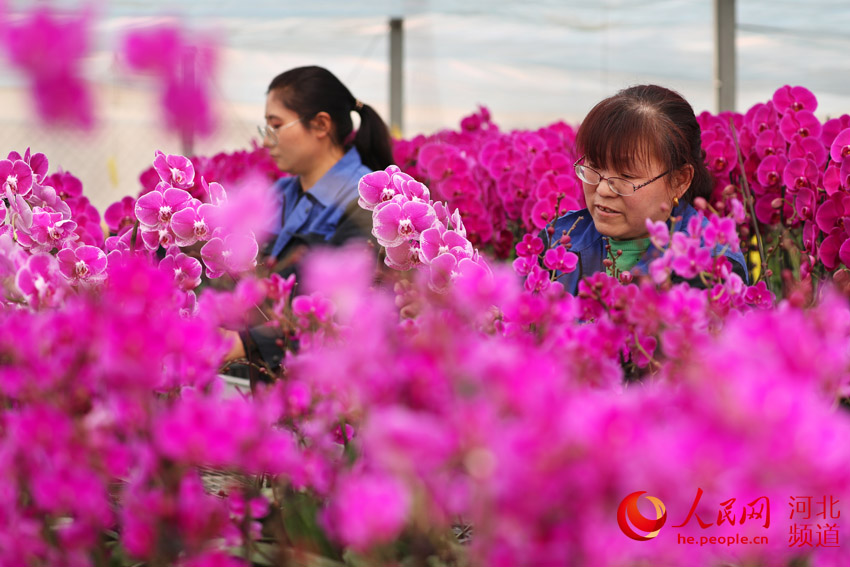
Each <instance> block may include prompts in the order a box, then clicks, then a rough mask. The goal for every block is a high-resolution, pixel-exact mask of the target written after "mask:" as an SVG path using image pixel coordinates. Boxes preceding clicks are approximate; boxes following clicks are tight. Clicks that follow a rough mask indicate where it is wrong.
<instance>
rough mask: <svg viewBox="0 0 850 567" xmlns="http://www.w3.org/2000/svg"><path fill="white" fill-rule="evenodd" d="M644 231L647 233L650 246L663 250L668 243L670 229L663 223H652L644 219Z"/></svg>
mask: <svg viewBox="0 0 850 567" xmlns="http://www.w3.org/2000/svg"><path fill="white" fill-rule="evenodd" d="M646 230H647V232H648V233H649V238H650V240H651V241H652V245H653V246H655V247H656V248H658V249H664V248H666V247H667V244H668V243H669V242H670V227H669V226H667V223H666V222H664V221H656V222H653V221H652V220H651V219H646Z"/></svg>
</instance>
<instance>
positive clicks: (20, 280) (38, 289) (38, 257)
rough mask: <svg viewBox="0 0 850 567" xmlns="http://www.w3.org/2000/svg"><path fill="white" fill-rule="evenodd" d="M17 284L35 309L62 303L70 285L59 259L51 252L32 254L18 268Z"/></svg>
mask: <svg viewBox="0 0 850 567" xmlns="http://www.w3.org/2000/svg"><path fill="white" fill-rule="evenodd" d="M15 285H17V286H18V289H19V290H21V293H23V295H24V297H25V298H26V300H27V302H29V304H30V307H32V308H33V309H42V308H45V307H53V306H56V305H59V304H61V302H62V300H63V298H64V297H65V293H66V291H67V286H68V284H67V283H66V281H65V277H64V276H63V275H62V273H61V271H60V269H59V263H58V261H57V260H56V258H55V257H54V256H52V255H50V254H34V255H32V256H30V257H29V259H28V260H27V262H26V264H24V265H23V266H22V267H21V268H20V269H19V270H18V273H17V275H16V276H15Z"/></svg>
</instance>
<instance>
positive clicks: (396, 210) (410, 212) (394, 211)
mask: <svg viewBox="0 0 850 567" xmlns="http://www.w3.org/2000/svg"><path fill="white" fill-rule="evenodd" d="M373 215H374V216H373V217H372V219H373V227H372V234H373V235H374V236H375V238H377V239H378V243H379V244H380V245H381V246H398V245H399V244H401V243H402V242H404V241H405V240H412V239H416V238H419V235H420V234H421V233H422V231H424V230H427V229H428V228H430V227H431V225H433V224H434V221H435V220H436V218H437V215H436V213H435V212H434V208H433V207H432V206H431V205H429V204H428V203H425V202H420V201H405V202H397V201H392V202H387V203H385V204H384V205H383V206H381V207H380V208H377V209H375V211H373Z"/></svg>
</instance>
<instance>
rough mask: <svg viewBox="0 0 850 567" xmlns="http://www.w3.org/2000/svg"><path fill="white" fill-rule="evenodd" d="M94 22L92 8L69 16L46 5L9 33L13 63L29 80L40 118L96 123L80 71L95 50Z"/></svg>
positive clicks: (5, 38)
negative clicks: (90, 42) (92, 40)
mask: <svg viewBox="0 0 850 567" xmlns="http://www.w3.org/2000/svg"><path fill="white" fill-rule="evenodd" d="M90 23H91V14H90V13H88V12H83V13H81V14H79V15H75V16H72V17H70V18H68V17H65V16H63V15H60V14H57V13H54V12H52V11H51V10H50V7H49V6H48V5H45V4H40V5H38V6H37V7H36V8H34V9H33V10H32V11H31V12H30V13H29V14H28V15H27V16H26V17H25V18H24V19H23V20H20V21H18V22H16V24H17V25H14V24H13V25H10V26H9V27H8V28H7V30H6V33H5V34H3V41H4V43H5V47H6V51H7V53H8V55H9V59H10V61H11V63H12V64H13V65H14V66H15V67H17V68H18V69H20V70H22V71H23V72H24V73H25V74H26V75H27V77H28V78H29V80H30V87H31V90H32V95H33V99H34V100H35V103H36V109H37V110H38V114H39V117H40V118H41V119H42V120H44V121H46V122H48V123H52V122H59V123H67V124H71V125H72V126H79V127H83V128H88V127H90V126H92V124H93V122H94V115H93V109H92V100H91V95H90V93H89V91H88V88H87V86H86V83H85V81H84V80H83V78H82V74H81V71H80V61H81V60H82V59H83V58H84V57H85V56H86V55H87V52H88V49H89V46H88V37H89V33H90V28H91V26H90ZM7 25H8V23H7Z"/></svg>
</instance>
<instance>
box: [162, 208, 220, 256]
mask: <svg viewBox="0 0 850 567" xmlns="http://www.w3.org/2000/svg"><path fill="white" fill-rule="evenodd" d="M195 204H196V205H197V206H190V207H185V208H183V209H181V210H179V211H177V212H176V213H174V215H173V216H172V217H171V230H172V231H173V232H174V236H175V241H176V243H177V245H178V246H191V245H192V244H195V243H196V242H204V241H207V240H209V239H210V238H211V237H212V235H213V231H214V230H215V227H214V226H213V225H212V220H211V219H212V218H214V217H215V215H216V213H217V212H218V210H219V207H216V206H215V205H211V204H209V203H203V204H200V203H199V202H198V203H195Z"/></svg>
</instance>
